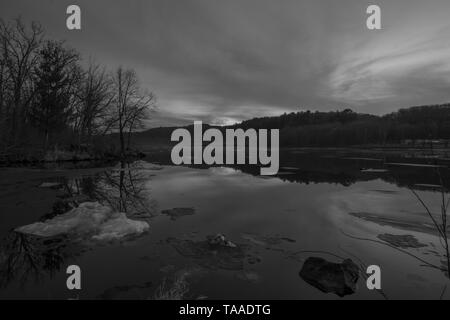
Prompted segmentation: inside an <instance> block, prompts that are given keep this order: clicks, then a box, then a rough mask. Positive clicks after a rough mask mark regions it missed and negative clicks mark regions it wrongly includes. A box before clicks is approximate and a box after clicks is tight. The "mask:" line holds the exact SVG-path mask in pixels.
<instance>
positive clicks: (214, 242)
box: [207, 233, 236, 248]
mask: <svg viewBox="0 0 450 320" xmlns="http://www.w3.org/2000/svg"><path fill="white" fill-rule="evenodd" d="M207 239H208V243H209V245H210V246H213V247H214V246H222V247H230V248H236V245H235V244H234V243H233V242H231V241H229V240H227V238H225V236H224V235H223V234H221V233H218V234H216V235H215V236H208V237H207Z"/></svg>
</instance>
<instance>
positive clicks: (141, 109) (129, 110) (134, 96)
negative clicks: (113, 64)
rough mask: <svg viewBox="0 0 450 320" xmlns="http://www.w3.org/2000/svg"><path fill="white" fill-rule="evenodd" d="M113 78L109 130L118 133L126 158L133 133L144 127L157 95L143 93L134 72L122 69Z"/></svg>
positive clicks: (122, 151) (121, 148)
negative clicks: (143, 124)
mask: <svg viewBox="0 0 450 320" xmlns="http://www.w3.org/2000/svg"><path fill="white" fill-rule="evenodd" d="M112 78H113V80H112V83H113V85H112V87H113V90H114V99H113V107H112V115H111V117H110V120H109V124H108V126H107V128H108V129H109V128H112V129H115V130H117V131H118V134H119V140H120V153H121V156H122V157H124V156H125V155H126V148H127V146H129V145H130V140H131V135H132V133H133V132H134V131H135V130H136V129H138V128H139V127H140V126H142V123H143V121H144V120H145V119H146V118H147V117H148V112H149V111H150V110H151V109H152V108H154V106H155V95H154V94H153V93H144V92H142V91H141V89H140V86H139V82H138V79H137V76H136V73H135V71H134V70H130V69H129V70H124V69H122V68H121V67H120V68H118V69H117V71H116V72H115V73H114V75H113V77H112ZM126 139H128V141H126Z"/></svg>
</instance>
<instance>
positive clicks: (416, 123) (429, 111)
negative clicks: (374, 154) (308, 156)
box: [237, 104, 450, 146]
mask: <svg viewBox="0 0 450 320" xmlns="http://www.w3.org/2000/svg"><path fill="white" fill-rule="evenodd" d="M237 127H242V128H271V129H280V145H283V146H346V145H367V144H379V145H383V144H388V143H389V144H392V143H401V142H404V141H406V140H429V139H450V104H442V105H433V106H419V107H411V108H407V109H400V110H399V111H397V112H393V113H390V114H387V115H384V116H375V115H369V114H360V113H355V112H353V111H352V110H350V109H345V110H343V111H332V112H311V111H304V112H296V113H294V112H293V113H289V114H283V115H281V116H279V117H264V118H255V119H251V120H247V121H244V122H242V123H240V124H238V125H237Z"/></svg>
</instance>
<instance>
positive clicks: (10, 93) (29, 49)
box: [0, 18, 43, 144]
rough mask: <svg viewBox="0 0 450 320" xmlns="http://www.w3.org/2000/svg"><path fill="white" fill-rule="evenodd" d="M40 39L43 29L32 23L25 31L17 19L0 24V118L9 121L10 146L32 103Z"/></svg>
mask: <svg viewBox="0 0 450 320" xmlns="http://www.w3.org/2000/svg"><path fill="white" fill-rule="evenodd" d="M42 38H43V29H42V27H41V25H40V24H38V23H35V22H33V23H31V25H30V27H29V28H27V27H25V25H24V24H23V23H22V21H21V19H20V18H17V19H15V20H14V21H13V22H11V23H6V22H4V21H3V20H0V43H1V55H0V56H1V63H0V70H1V71H0V74H1V75H0V76H1V77H2V81H1V83H2V85H1V88H0V95H1V97H0V103H1V105H2V112H3V114H4V115H7V116H8V118H9V119H8V123H9V124H10V128H9V129H10V130H9V138H10V139H11V141H10V142H11V143H12V144H14V143H15V142H16V138H17V136H18V135H19V134H20V130H21V127H22V125H23V124H24V122H25V121H26V112H27V108H28V106H29V105H30V103H31V101H32V99H33V94H34V89H33V81H32V76H33V68H34V66H35V65H36V63H37V59H38V55H37V53H38V50H39V46H40V44H41V42H42ZM6 80H8V81H6ZM6 89H9V90H6Z"/></svg>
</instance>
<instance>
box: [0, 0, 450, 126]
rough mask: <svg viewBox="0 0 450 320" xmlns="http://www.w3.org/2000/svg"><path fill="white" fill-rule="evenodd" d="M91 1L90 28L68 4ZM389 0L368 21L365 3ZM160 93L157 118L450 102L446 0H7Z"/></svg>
mask: <svg viewBox="0 0 450 320" xmlns="http://www.w3.org/2000/svg"><path fill="white" fill-rule="evenodd" d="M70 4H77V5H79V6H80V8H81V26H82V29H81V30H72V31H69V30H67V28H66V18H67V15H66V8H67V6H68V5H70ZM370 4H376V5H378V6H379V7H380V8H381V24H382V29H381V30H368V29H367V27H366V19H367V17H368V15H367V14H366V8H367V7H368V6H369V5H370ZM17 16H21V17H22V20H23V21H25V22H29V21H32V20H35V21H39V22H40V23H41V24H42V25H43V27H44V28H45V30H46V33H47V35H48V36H49V37H51V38H55V39H61V40H65V41H66V42H67V44H68V45H70V46H72V47H74V48H76V49H77V50H78V51H80V52H81V54H82V56H83V57H84V61H88V60H89V59H92V60H94V61H97V62H98V63H101V64H103V65H105V66H106V68H107V69H110V70H114V68H117V67H118V66H123V67H125V68H134V69H135V70H136V72H137V74H138V76H139V79H140V81H141V85H142V87H143V88H145V89H147V90H151V91H153V92H154V93H155V94H156V96H157V99H158V102H157V104H158V108H157V111H156V112H155V113H154V114H153V115H152V119H151V120H150V121H149V122H148V125H149V127H157V126H172V125H174V126H175V125H185V124H192V123H193V121H196V120H201V121H204V122H207V123H210V124H215V125H226V124H232V123H235V122H238V121H242V120H245V119H250V118H253V117H260V116H273V115H280V114H282V113H284V112H292V111H294V112H296V111H302V110H313V111H315V110H319V111H330V110H341V109H344V108H351V109H353V110H354V111H356V112H363V113H371V114H385V113H389V112H392V111H395V110H398V109H399V108H403V107H409V106H414V105H423V104H438V103H444V102H449V101H450V90H449V89H450V1H448V0H428V1H420V0H373V1H365V0H340V1H336V0H278V1H274V0H128V1H111V0H110V1H103V0H102V1H99V0H90V1H75V0H74V1H65V0H14V1H13V0H0V17H1V18H2V19H4V20H9V19H12V18H14V17H17Z"/></svg>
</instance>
